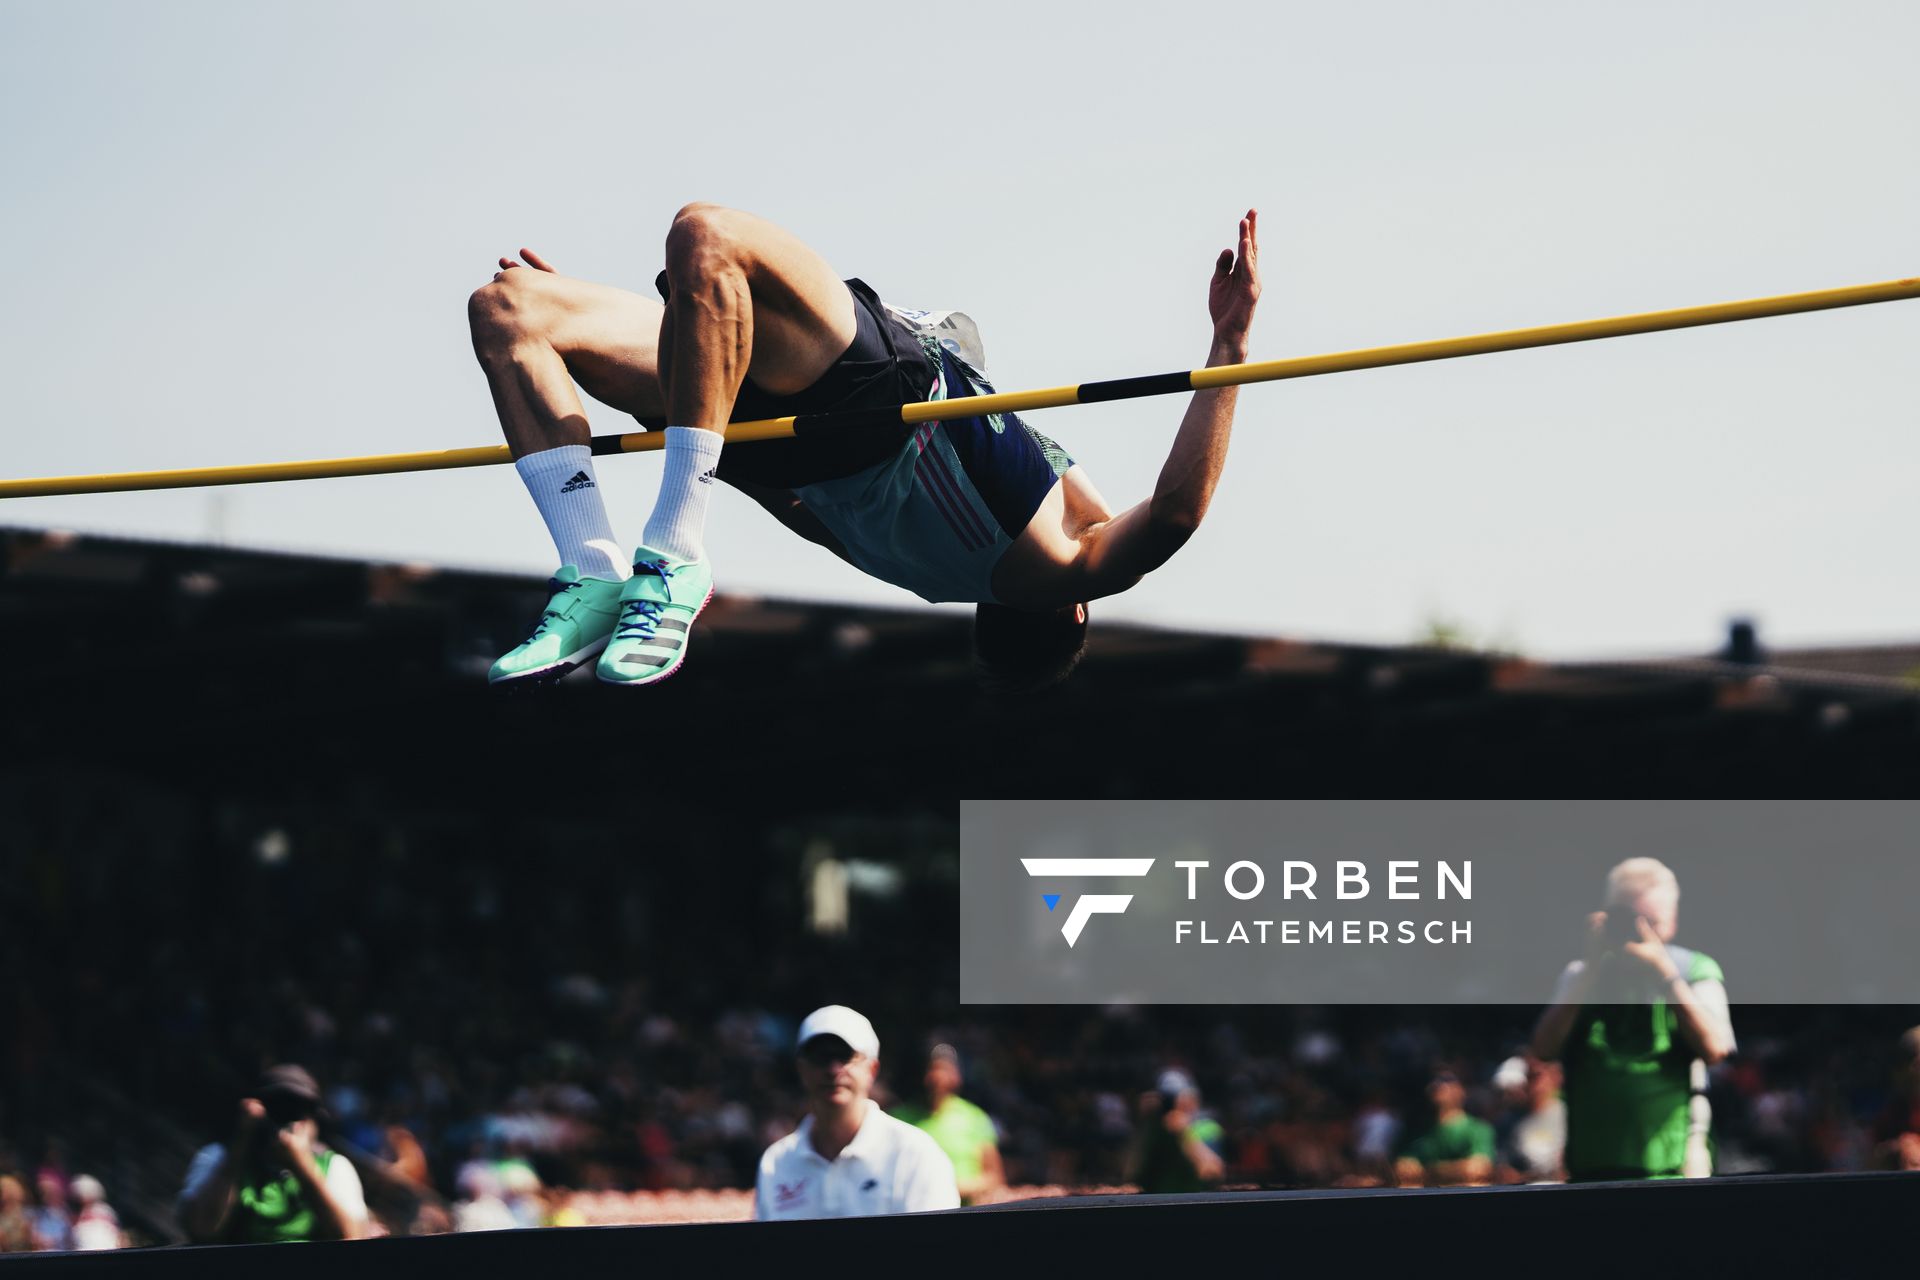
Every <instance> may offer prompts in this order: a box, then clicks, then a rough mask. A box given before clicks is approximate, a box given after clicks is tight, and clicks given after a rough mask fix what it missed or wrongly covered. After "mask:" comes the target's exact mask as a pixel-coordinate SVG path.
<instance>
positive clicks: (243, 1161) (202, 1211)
mask: <svg viewBox="0 0 1920 1280" xmlns="http://www.w3.org/2000/svg"><path fill="white" fill-rule="evenodd" d="M321 1114H322V1108H321V1105H320V1086H319V1085H318V1084H316V1083H315V1082H314V1079H313V1077H312V1076H311V1075H309V1074H308V1073H307V1071H306V1069H305V1068H303V1067H296V1066H292V1065H290V1064H289V1065H282V1066H277V1067H270V1068H268V1069H267V1071H266V1073H265V1074H264V1075H262V1076H261V1077H260V1080H259V1082H258V1083H257V1084H256V1085H255V1086H254V1089H253V1093H252V1096H250V1097H246V1098H242V1099H241V1100H240V1120H239V1127H238V1129H237V1130H236V1131H235V1133H234V1138H233V1141H232V1142H231V1143H230V1144H228V1145H226V1146H222V1145H220V1144H219V1143H217V1142H216V1143H213V1144H212V1145H210V1146H207V1147H204V1148H202V1149H201V1151H200V1154H199V1155H197V1156H195V1157H194V1158H193V1165H192V1166H191V1167H190V1168H189V1169H188V1170H187V1184H186V1186H185V1188H184V1189H182V1191H181V1192H180V1222H181V1225H182V1226H184V1227H185V1228H186V1230H187V1235H188V1236H189V1237H190V1238H191V1239H192V1240H193V1242H194V1243H196V1244H220V1243H230V1244H258V1243H264V1242H268V1241H287V1240H355V1239H359V1238H360V1237H362V1236H365V1235H366V1234H367V1202H366V1198H365V1196H364V1194H363V1193H362V1191H361V1188H360V1175H359V1174H358V1173H356V1172H355V1171H354V1167H353V1165H352V1163H350V1162H349V1161H348V1160H347V1158H346V1157H345V1156H342V1155H340V1154H339V1153H338V1152H335V1151H331V1150H329V1149H328V1148H327V1147H326V1146H325V1145H324V1144H323V1143H322V1142H321V1141H320V1117H321Z"/></svg>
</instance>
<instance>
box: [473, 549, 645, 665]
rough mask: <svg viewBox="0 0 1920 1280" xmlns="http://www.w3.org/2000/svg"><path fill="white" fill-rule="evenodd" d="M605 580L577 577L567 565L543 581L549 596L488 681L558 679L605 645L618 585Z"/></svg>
mask: <svg viewBox="0 0 1920 1280" xmlns="http://www.w3.org/2000/svg"><path fill="white" fill-rule="evenodd" d="M623 585H624V584H622V583H618V582H612V581H609V580H608V579H606V578H588V577H583V576H581V573H580V570H578V569H576V568H574V567H573V566H572V565H570V564H569V565H563V566H561V568H560V571H559V572H558V573H556V574H554V575H553V577H551V578H549V579H547V590H549V591H551V592H553V599H551V600H549V601H547V608H546V611H545V612H544V613H542V614H541V615H540V621H539V622H538V623H537V624H535V626H534V628H533V634H532V635H530V636H528V637H527V638H526V641H525V642H524V643H523V644H521V645H520V646H519V647H517V648H515V649H513V650H512V651H510V652H508V653H506V654H505V655H503V656H502V657H501V658H500V660H499V661H498V662H496V663H494V664H493V668H492V669H491V670H490V671H488V672H487V683H488V684H491V685H503V684H511V683H514V682H516V681H521V680H525V681H529V682H532V683H541V682H545V681H548V680H558V679H559V678H560V677H561V676H564V675H565V674H567V672H569V671H571V670H573V669H574V668H575V667H577V666H580V665H582V664H583V663H586V662H587V661H589V660H590V659H592V658H593V657H594V655H595V654H598V653H599V652H600V651H601V650H602V649H605V648H606V647H607V641H608V640H609V639H611V638H612V637H613V628H614V623H615V622H616V621H617V620H618V619H619V616H620V588H621V587H622V586H623Z"/></svg>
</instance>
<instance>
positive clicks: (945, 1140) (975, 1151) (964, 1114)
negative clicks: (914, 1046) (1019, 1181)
mask: <svg viewBox="0 0 1920 1280" xmlns="http://www.w3.org/2000/svg"><path fill="white" fill-rule="evenodd" d="M923 1083H924V1084H925V1086H926V1090H927V1100H926V1102H925V1103H924V1104H920V1103H903V1104H902V1105H900V1106H898V1107H896V1108H894V1112H893V1114H894V1115H895V1116H896V1117H897V1118H899V1119H901V1120H905V1121H906V1122H907V1123H908V1124H910V1125H913V1126H914V1127H915V1128H918V1129H923V1130H925V1131H926V1132H927V1133H929V1134H931V1135H932V1137H933V1140H934V1141H935V1142H937V1143H939V1144H940V1149H941V1150H942V1151H944V1152H946V1153H947V1159H949V1160H951V1161H953V1172H954V1176H955V1178H957V1179H958V1181H959V1183H960V1203H961V1204H978V1203H979V1202H980V1201H981V1199H982V1198H983V1197H986V1196H989V1195H991V1194H992V1193H993V1192H995V1191H998V1190H1000V1189H1001V1188H1002V1187H1004V1186H1006V1185H1007V1175H1006V1170H1005V1168H1004V1167H1003V1166H1002V1165H1001V1163H1000V1134H999V1131H998V1130H997V1129H995V1128H994V1124H993V1118H992V1117H991V1116H989V1115H988V1114H987V1113H986V1112H985V1111H982V1110H981V1109H980V1108H979V1107H977V1106H975V1105H974V1104H973V1103H971V1102H968V1101H967V1100H966V1099H965V1098H963V1097H961V1096H960V1085H961V1084H962V1083H963V1078H962V1076H961V1072H960V1054H959V1051H958V1050H956V1049H955V1048H954V1047H953V1046H952V1045H950V1044H937V1045H935V1046H933V1049H932V1051H931V1052H930V1053H928V1055H927V1073H926V1076H925V1077H924V1078H923Z"/></svg>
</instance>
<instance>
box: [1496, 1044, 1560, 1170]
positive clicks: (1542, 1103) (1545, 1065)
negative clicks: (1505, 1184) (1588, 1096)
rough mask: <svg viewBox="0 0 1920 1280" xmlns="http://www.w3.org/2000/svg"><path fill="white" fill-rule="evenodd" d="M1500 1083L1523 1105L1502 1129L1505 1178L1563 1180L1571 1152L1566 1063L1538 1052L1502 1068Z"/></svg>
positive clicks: (1519, 1058) (1511, 1061) (1503, 1065)
mask: <svg viewBox="0 0 1920 1280" xmlns="http://www.w3.org/2000/svg"><path fill="white" fill-rule="evenodd" d="M1494 1083H1495V1084H1496V1085H1497V1086H1501V1087H1502V1089H1503V1090H1504V1091H1505V1092H1506V1093H1507V1094H1508V1095H1509V1097H1510V1098H1511V1099H1512V1100H1513V1101H1514V1102H1515V1103H1516V1104H1517V1105H1516V1108H1515V1111H1514V1112H1513V1113H1512V1114H1511V1115H1510V1116H1509V1118H1508V1119H1507V1120H1506V1121H1505V1122H1504V1123H1503V1125H1502V1126H1501V1127H1500V1129H1499V1132H1500V1163H1501V1164H1502V1166H1503V1170H1502V1178H1503V1180H1506V1181H1512V1182H1559V1181H1561V1180H1562V1179H1563V1178H1564V1177H1565V1176H1566V1175H1565V1172H1564V1170H1563V1169H1562V1167H1561V1164H1562V1161H1563V1159H1564V1158H1565V1156H1566V1149H1567V1104H1566V1103H1565V1102H1563V1101H1561V1099H1560V1064H1559V1063H1557V1062H1542V1061H1540V1060H1539V1059H1538V1058H1536V1057H1534V1056H1533V1055H1532V1054H1527V1055H1525V1056H1523V1057H1515V1058H1509V1059H1507V1061H1506V1062H1503V1063H1501V1064H1500V1072H1498V1073H1496V1074H1495V1076H1494Z"/></svg>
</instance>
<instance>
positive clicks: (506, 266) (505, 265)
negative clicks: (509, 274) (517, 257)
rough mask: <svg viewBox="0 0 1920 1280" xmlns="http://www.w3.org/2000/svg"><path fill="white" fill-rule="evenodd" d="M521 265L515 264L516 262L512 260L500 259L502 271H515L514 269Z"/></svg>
mask: <svg viewBox="0 0 1920 1280" xmlns="http://www.w3.org/2000/svg"><path fill="white" fill-rule="evenodd" d="M519 265H520V264H519V263H517V262H515V261H514V260H513V259H512V258H502V259H500V269H501V270H502V271H511V270H513V269H514V268H515V267H517V266H519Z"/></svg>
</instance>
